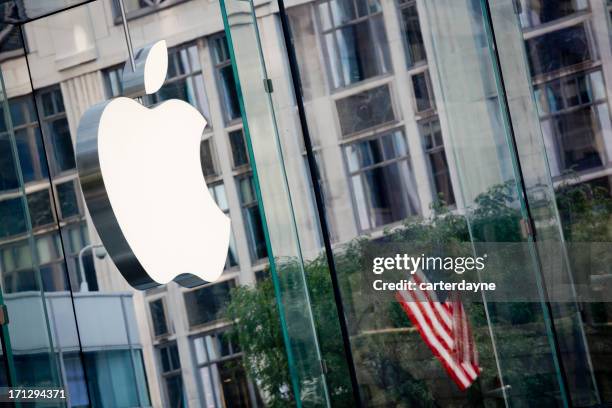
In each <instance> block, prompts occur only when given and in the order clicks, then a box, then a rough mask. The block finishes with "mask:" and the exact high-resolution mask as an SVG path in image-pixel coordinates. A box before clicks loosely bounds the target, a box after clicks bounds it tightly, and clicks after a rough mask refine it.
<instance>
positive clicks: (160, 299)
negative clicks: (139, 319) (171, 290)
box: [146, 295, 174, 341]
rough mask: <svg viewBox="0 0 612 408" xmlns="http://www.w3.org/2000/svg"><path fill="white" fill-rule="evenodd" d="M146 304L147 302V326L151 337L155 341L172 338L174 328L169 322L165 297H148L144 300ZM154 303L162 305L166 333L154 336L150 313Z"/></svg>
mask: <svg viewBox="0 0 612 408" xmlns="http://www.w3.org/2000/svg"><path fill="white" fill-rule="evenodd" d="M146 302H147V309H148V310H147V314H148V317H149V324H150V327H151V330H150V332H151V337H152V338H153V339H154V340H155V341H157V340H160V339H165V338H168V337H170V336H172V335H173V334H174V327H173V325H172V322H171V321H170V315H169V313H168V311H169V310H168V303H167V301H166V296H164V295H162V296H157V297H149V298H146ZM154 302H161V304H162V310H163V311H164V320H165V323H166V330H167V331H166V332H165V333H161V334H155V322H154V320H153V313H152V311H151V304H152V303H154Z"/></svg>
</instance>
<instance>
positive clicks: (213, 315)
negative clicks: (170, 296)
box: [184, 280, 236, 327]
mask: <svg viewBox="0 0 612 408" xmlns="http://www.w3.org/2000/svg"><path fill="white" fill-rule="evenodd" d="M235 286H236V284H235V282H234V281H233V280H226V281H223V282H219V283H215V284H210V285H206V286H204V287H201V288H199V289H195V290H192V291H190V292H185V295H184V296H185V308H186V309H187V318H188V320H189V327H194V326H199V325H202V324H206V323H211V322H214V321H216V320H219V319H221V318H222V317H223V312H224V311H225V306H226V305H227V302H229V299H230V290H231V289H232V288H233V287H235Z"/></svg>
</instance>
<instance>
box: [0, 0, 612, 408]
mask: <svg viewBox="0 0 612 408" xmlns="http://www.w3.org/2000/svg"><path fill="white" fill-rule="evenodd" d="M39 3H40V4H39ZM257 6H258V7H257V12H256V10H255V5H254V3H253V2H244V1H241V0H220V1H219V2H210V1H204V0H95V1H89V2H81V1H69V0H66V1H40V2H37V4H36V5H34V4H33V3H32V2H27V1H25V2H21V1H10V2H7V4H6V5H4V6H3V8H0V12H1V13H3V17H4V18H3V20H2V21H3V23H1V24H2V29H1V30H0V71H1V75H2V77H1V78H2V92H1V100H0V102H1V103H0V109H1V112H0V289H1V290H0V305H2V306H3V307H4V308H6V313H7V314H8V316H9V319H8V322H7V321H6V320H4V323H2V322H3V319H1V318H0V326H1V329H2V330H1V331H0V340H1V341H0V343H1V346H2V353H1V354H2V358H1V361H2V363H3V364H2V366H1V367H0V385H2V386H5V385H6V386H16V387H29V388H32V387H37V388H40V387H47V388H49V387H55V388H63V389H65V390H66V393H67V399H65V400H62V401H59V400H58V401H54V402H51V403H50V405H52V406H56V405H57V406H70V407H85V406H94V407H150V406H153V407H185V408H186V407H189V408H192V407H211V408H212V407H214V408H229V407H267V406H270V407H292V406H296V407H302V406H303V407H315V406H317V407H318V406H332V407H355V406H359V407H361V406H363V407H383V406H384V407H402V406H417V407H421V406H422V407H446V406H448V407H458V406H466V407H484V406H486V407H497V406H538V407H540V406H542V407H549V406H550V407H556V406H560V407H569V406H573V407H595V406H606V404H610V403H612V385H611V384H612V381H611V376H610V370H609V364H608V363H609V360H610V352H609V351H608V349H609V348H610V347H608V345H609V343H610V341H611V339H612V333H610V331H609V330H608V328H609V327H610V321H611V317H610V315H611V313H612V309H611V308H610V306H609V305H610V303H609V302H610V299H612V291H611V285H610V279H609V277H610V273H612V272H611V271H610V267H609V265H610V259H609V257H610V254H612V250H611V249H612V248H611V246H610V241H611V240H612V235H611V233H610V231H612V228H610V227H611V225H610V219H611V217H610V214H612V164H611V161H610V158H611V157H612V118H611V116H610V107H609V97H608V95H609V94H610V92H611V91H612V89H611V88H610V84H612V17H611V16H612V11H611V10H612V2H610V1H605V0H537V1H527V0H524V1H523V0H520V1H512V0H483V1H471V0H431V1H415V0H393V1H378V0H324V1H316V0H312V1H299V2H298V1H293V0H287V1H286V2H285V1H284V0H273V1H272V2H271V3H270V5H269V7H267V6H262V7H259V5H257ZM158 40H165V41H166V43H167V45H168V72H167V76H166V79H165V82H164V85H163V86H162V87H161V88H160V89H159V90H158V91H157V92H155V93H152V94H148V95H128V96H130V97H132V96H134V97H138V101H139V102H141V103H142V104H143V105H144V106H146V107H149V108H151V107H153V106H155V105H159V104H162V103H164V102H165V101H168V100H170V99H179V100H183V101H185V102H187V103H189V104H190V105H192V106H193V107H195V108H196V109H197V110H198V111H199V112H200V113H201V114H202V115H203V116H204V117H205V119H206V121H207V126H206V128H205V129H204V131H203V132H202V134H201V137H200V143H199V157H200V162H201V169H202V176H203V178H204V180H205V182H206V187H207V189H208V192H209V193H210V196H211V197H212V198H213V199H214V201H215V203H216V204H217V206H218V207H219V209H220V210H221V211H222V212H223V213H224V214H225V215H226V216H227V217H228V218H229V219H230V220H231V233H230V243H229V248H228V255H227V259H226V262H225V266H224V269H223V273H222V275H221V277H220V278H219V279H218V280H217V281H215V282H207V283H205V284H202V285H199V286H196V287H193V288H187V287H183V286H181V285H179V284H178V283H176V282H174V281H172V282H169V283H167V284H164V285H159V286H157V287H154V288H151V289H147V290H143V291H139V290H136V289H133V288H131V287H130V286H129V284H128V283H127V282H126V280H125V279H124V278H123V276H122V275H121V273H120V272H119V270H118V269H117V268H116V267H115V265H114V264H113V262H112V260H111V259H110V256H109V255H108V254H107V252H106V250H105V248H104V244H103V242H102V240H101V239H100V236H99V235H98V232H97V230H96V228H95V226H94V224H93V222H92V219H91V216H90V214H89V210H88V208H87V206H86V203H85V200H84V197H83V194H82V191H81V187H80V184H79V179H78V174H77V158H76V156H75V150H76V149H75V141H76V138H77V129H78V127H79V123H80V119H81V117H82V115H83V113H84V112H85V111H86V110H87V109H89V108H90V107H92V106H94V105H96V104H98V103H100V102H103V101H106V100H109V99H111V98H116V97H120V96H125V95H124V87H123V84H122V77H123V71H124V70H128V69H131V68H130V65H129V63H128V64H127V65H126V61H128V60H129V56H130V52H132V50H130V47H132V46H133V48H134V49H135V50H137V49H139V48H140V47H143V46H145V45H147V44H151V43H153V42H156V41H158ZM176 129H177V132H175V133H172V134H169V135H168V137H169V138H179V137H181V136H182V135H181V133H180V129H181V127H180V123H177V125H176ZM133 165H134V166H138V165H139V160H138V158H137V157H135V158H134V163H133ZM159 165H160V166H165V165H167V163H166V162H164V161H161V162H160V163H159ZM176 183H177V184H178V185H180V183H181V180H176ZM160 184H161V183H160ZM158 187H159V194H167V192H165V191H166V190H167V189H168V188H169V186H167V185H166V186H164V185H159V186H158ZM177 199H178V198H177ZM167 216H168V217H172V214H168V215H167ZM149 227H150V229H151V236H152V239H171V240H174V241H178V242H181V240H182V239H185V237H180V236H175V237H157V236H156V220H151V225H150V226H149ZM202 233H211V232H210V231H203V232H202ZM212 233H214V232H212ZM394 253H414V254H417V255H418V256H423V257H425V256H429V255H435V256H453V257H457V256H460V257H464V258H465V257H467V256H468V255H473V256H474V257H478V256H482V257H484V258H486V259H487V261H486V262H487V268H488V269H486V270H485V271H484V272H482V274H472V275H470V274H469V273H467V272H466V273H465V275H461V276H459V277H457V280H459V279H463V278H465V279H464V280H467V281H470V282H476V283H478V282H489V281H493V282H494V283H496V284H497V285H498V287H499V288H498V290H497V291H496V292H494V293H485V292H482V293H480V292H479V293H476V295H474V294H470V293H463V292H460V291H453V292H452V293H449V292H448V291H445V290H436V291H427V292H418V293H416V292H406V291H402V290H398V291H391V292H375V291H372V290H371V286H372V282H371V280H370V279H371V277H372V275H373V272H372V271H373V270H372V265H373V262H375V261H374V258H375V257H383V256H389V255H390V254H394ZM466 254H468V255H466ZM167 256H168V257H169V258H172V257H173V256H176V255H175V254H171V253H168V254H167ZM421 269H422V270H420V271H419V273H418V274H415V276H409V275H408V274H406V276H402V277H403V278H406V279H408V280H411V281H413V282H416V283H419V282H420V283H422V282H429V281H431V282H434V281H436V279H435V277H436V276H438V275H436V273H438V272H439V270H437V269H436V268H435V267H434V268H426V267H423V268H421ZM438 269H440V268H438ZM386 276H387V273H386V272H385V274H383V275H381V276H380V279H383V280H384V279H385V277H386ZM394 276H395V275H394ZM400 276H401V275H400ZM389 279H390V278H389ZM453 282H454V281H453ZM1 310H2V309H0V313H1Z"/></svg>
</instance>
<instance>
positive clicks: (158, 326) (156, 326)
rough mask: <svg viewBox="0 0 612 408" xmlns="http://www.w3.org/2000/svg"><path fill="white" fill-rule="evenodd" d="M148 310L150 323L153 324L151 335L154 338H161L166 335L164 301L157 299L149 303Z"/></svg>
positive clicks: (166, 325) (166, 324)
mask: <svg viewBox="0 0 612 408" xmlns="http://www.w3.org/2000/svg"><path fill="white" fill-rule="evenodd" d="M149 310H150V311H151V321H152V322H153V333H154V334H155V335H156V336H161V335H163V334H166V333H168V323H167V321H166V311H165V309H164V301H163V300H161V299H158V300H154V301H152V302H149Z"/></svg>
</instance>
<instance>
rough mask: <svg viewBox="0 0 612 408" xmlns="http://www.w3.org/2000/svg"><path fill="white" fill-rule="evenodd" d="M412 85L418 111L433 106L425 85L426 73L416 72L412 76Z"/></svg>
mask: <svg viewBox="0 0 612 408" xmlns="http://www.w3.org/2000/svg"><path fill="white" fill-rule="evenodd" d="M412 87H413V89H414V98H415V100H416V108H417V111H418V112H423V111H426V110H428V109H431V108H432V107H433V104H432V100H431V95H430V94H429V88H428V86H427V74H426V73H422V74H417V75H413V76H412Z"/></svg>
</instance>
